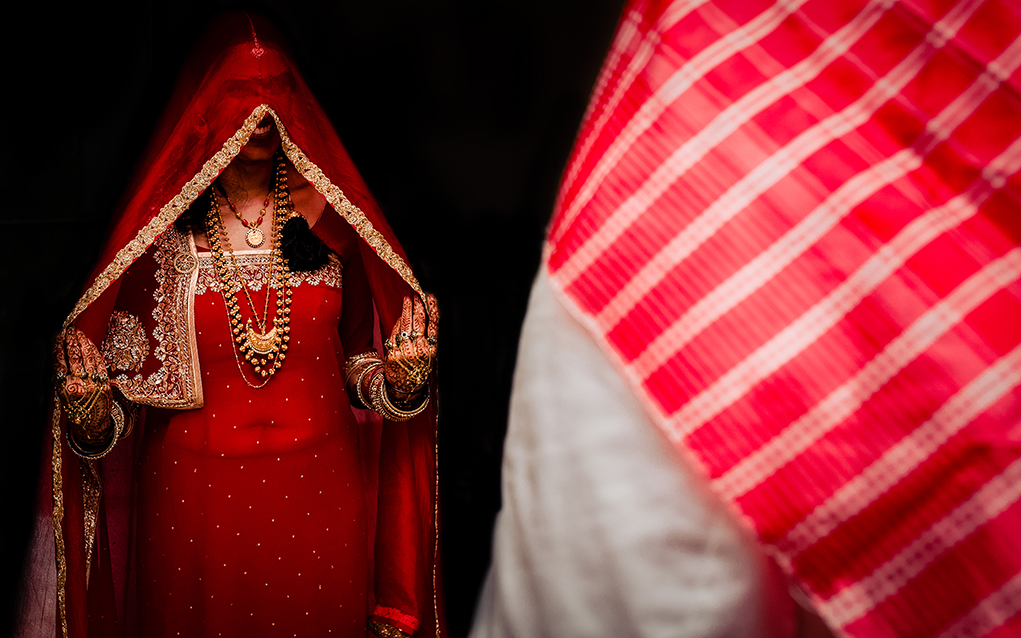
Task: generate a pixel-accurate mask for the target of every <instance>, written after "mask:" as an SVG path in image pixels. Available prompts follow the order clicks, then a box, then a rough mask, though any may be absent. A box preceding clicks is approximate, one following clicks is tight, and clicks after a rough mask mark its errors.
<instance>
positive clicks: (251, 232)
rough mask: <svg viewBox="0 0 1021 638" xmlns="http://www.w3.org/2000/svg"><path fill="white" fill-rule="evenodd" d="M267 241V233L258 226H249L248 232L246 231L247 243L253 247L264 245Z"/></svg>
mask: <svg viewBox="0 0 1021 638" xmlns="http://www.w3.org/2000/svg"><path fill="white" fill-rule="evenodd" d="M265 241H266V235H264V234H263V232H262V231H261V230H259V229H258V228H249V229H248V232H247V233H245V243H246V244H248V245H249V246H251V247H252V248H258V247H259V246H262V244H263V243H265Z"/></svg>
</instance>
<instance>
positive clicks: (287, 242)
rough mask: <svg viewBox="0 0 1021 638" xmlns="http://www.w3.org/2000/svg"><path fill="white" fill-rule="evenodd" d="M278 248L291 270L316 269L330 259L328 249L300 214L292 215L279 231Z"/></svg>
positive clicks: (307, 270)
mask: <svg viewBox="0 0 1021 638" xmlns="http://www.w3.org/2000/svg"><path fill="white" fill-rule="evenodd" d="M280 250H281V252H282V253H283V255H284V259H286V260H287V266H288V268H290V270H291V272H310V271H313V270H318V269H319V268H322V267H323V266H325V265H326V262H328V261H329V260H330V249H329V248H327V247H326V244H324V243H323V242H322V240H321V239H319V238H318V237H316V235H315V233H313V232H312V229H311V228H309V227H308V220H306V219H305V218H304V217H302V216H301V215H298V216H296V217H292V218H290V219H288V220H287V223H286V224H284V229H283V231H282V232H281V233H280Z"/></svg>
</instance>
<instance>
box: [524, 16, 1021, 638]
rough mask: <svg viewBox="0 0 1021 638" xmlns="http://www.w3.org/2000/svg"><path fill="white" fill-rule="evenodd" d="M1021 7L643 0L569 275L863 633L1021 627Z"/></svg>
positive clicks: (566, 196) (617, 64) (753, 513)
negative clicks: (1019, 171)
mask: <svg viewBox="0 0 1021 638" xmlns="http://www.w3.org/2000/svg"><path fill="white" fill-rule="evenodd" d="M1019 34H1021V7H1019V5H1018V4H1017V3H1009V2H1001V1H998V0H988V1H985V2H983V1H981V0H961V1H959V2H953V1H944V0H928V1H926V2H921V1H917V2H893V1H891V0H875V1H871V2H869V1H865V0H858V1H852V0H845V1H841V2H834V1H833V0H807V1H806V0H787V1H781V2H777V3H775V4H774V3H769V2H763V1H758V0H718V1H715V2H705V1H703V2H700V1H698V0H689V1H686V2H683V1H677V2H673V3H669V2H663V3H651V2H643V1H636V2H630V3H629V5H628V6H627V8H626V9H625V11H624V15H623V17H622V20H621V24H620V26H619V28H618V32H617V35H616V38H615V40H614V43H613V45H612V47H611V50H610V52H609V54H608V57H607V60H606V62H605V64H604V67H603V70H602V72H601V75H600V77H599V80H598V82H597V85H596V89H595V92H594V94H593V97H592V101H591V104H590V106H589V110H588V112H587V114H586V117H585V120H584V123H583V125H582V128H581V131H580V134H579V137H578V140H577V142H576V145H575V150H574V152H573V155H572V158H571V160H570V162H569V164H568V167H567V170H566V172H565V174H564V178H563V182H562V184H561V189H560V194H559V197H558V201H557V205H556V210H555V215H554V220H553V222H552V225H551V227H550V232H549V237H548V240H547V244H546V249H545V257H544V262H545V267H546V268H547V269H548V271H549V274H550V277H551V280H552V282H553V284H554V286H555V288H556V289H557V290H558V291H559V292H560V293H561V294H562V295H563V298H564V300H565V301H566V302H567V305H568V307H569V308H571V309H572V310H573V311H574V312H575V313H576V315H577V316H578V318H579V319H580V320H581V321H582V322H583V323H584V324H585V325H586V326H587V327H588V328H589V329H590V330H591V331H592V333H593V334H594V335H595V336H596V338H597V339H598V340H599V341H600V342H601V343H603V345H604V346H605V347H606V349H607V351H608V352H610V353H611V354H612V355H613V357H614V358H615V359H616V360H617V361H618V362H619V364H620V366H621V370H622V373H623V374H624V375H625V377H626V378H627V379H628V380H629V381H630V382H631V384H632V385H633V387H634V388H635V389H636V390H637V392H638V394H639V396H640V397H641V398H642V399H643V400H644V402H645V403H646V404H647V407H648V409H649V411H650V413H651V414H652V415H653V416H654V418H655V419H656V421H657V422H658V424H659V425H660V426H661V427H662V429H663V431H664V432H665V433H666V434H667V436H668V437H669V438H670V440H671V441H673V442H674V443H675V444H676V446H677V447H678V449H679V450H681V451H682V453H684V454H687V455H689V456H690V457H691V458H693V459H694V460H695V462H696V464H697V465H698V466H699V467H700V468H701V469H702V470H703V471H704V473H705V474H706V476H707V477H708V479H709V481H710V482H711V484H712V486H713V487H714V489H715V490H716V491H717V492H718V493H719V494H720V495H721V496H723V497H724V498H725V499H726V500H727V501H729V502H730V503H732V504H733V505H734V508H735V511H737V512H738V514H739V515H740V516H741V517H742V518H743V519H744V520H745V522H746V523H747V524H748V525H749V526H751V527H752V528H754V530H755V532H756V533H757V534H758V536H759V537H760V539H761V540H762V542H763V543H764V544H765V545H766V546H767V548H769V550H770V551H771V552H773V553H774V554H775V556H776V557H777V559H778V560H779V562H780V563H781V565H782V566H783V567H784V568H785V569H787V570H788V571H789V572H790V573H791V574H792V575H793V576H794V578H795V579H796V580H797V582H798V583H799V584H800V585H801V587H802V588H803V589H804V590H805V592H807V593H808V595H809V596H810V597H811V599H812V600H813V602H814V603H815V605H816V606H817V607H818V609H819V611H820V613H821V614H822V615H823V617H824V618H825V619H826V620H827V622H828V623H829V624H830V625H831V626H832V627H834V628H835V629H838V631H840V632H841V633H843V634H846V635H851V636H940V635H946V636H958V635H960V636H980V635H991V634H996V635H998V636H999V635H1004V636H1005V635H1014V634H1015V633H1021V389H1019V384H1021V283H1019V277H1021V246H1019V244H1021V177H1019V175H1018V170H1019V168H1021V98H1019V91H1018V89H1019V83H1021V74H1019V73H1018V68H1019V66H1021V38H1019Z"/></svg>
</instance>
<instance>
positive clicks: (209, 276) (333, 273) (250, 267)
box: [195, 251, 343, 295]
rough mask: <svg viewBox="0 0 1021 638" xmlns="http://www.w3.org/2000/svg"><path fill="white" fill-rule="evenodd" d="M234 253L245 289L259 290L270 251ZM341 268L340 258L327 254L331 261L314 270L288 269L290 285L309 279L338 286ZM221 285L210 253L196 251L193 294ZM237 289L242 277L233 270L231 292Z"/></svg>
mask: <svg viewBox="0 0 1021 638" xmlns="http://www.w3.org/2000/svg"><path fill="white" fill-rule="evenodd" d="M234 255H235V257H236V258H237V262H238V268H239V269H240V276H241V278H242V279H244V281H245V284H247V285H248V289H249V290H262V286H263V284H264V283H265V281H266V272H267V270H269V264H270V261H269V258H270V255H269V253H268V252H266V251H260V252H252V251H237V252H235V253H234ZM342 270H343V268H342V267H341V265H340V260H338V259H337V257H336V256H335V255H330V261H329V262H328V263H327V264H326V265H324V266H323V267H321V268H319V269H317V270H313V271H311V272H291V288H295V287H297V286H299V285H301V284H302V283H308V284H309V285H310V286H331V287H333V288H341V287H342V286H341V274H342V273H341V271H342ZM270 286H271V287H272V288H276V287H277V286H276V282H275V281H273V282H271V283H270ZM220 287H221V284H220V278H219V277H218V276H217V274H216V270H215V268H214V267H213V256H212V253H201V254H199V278H198V283H197V284H196V286H195V294H196V295H203V294H205V293H206V292H207V291H210V290H211V291H213V292H216V293H219V292H220ZM240 291H241V280H240V279H238V273H232V274H231V291H230V292H232V293H234V294H237V293H238V292H240Z"/></svg>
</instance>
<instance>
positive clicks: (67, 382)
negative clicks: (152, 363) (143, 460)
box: [53, 325, 113, 448]
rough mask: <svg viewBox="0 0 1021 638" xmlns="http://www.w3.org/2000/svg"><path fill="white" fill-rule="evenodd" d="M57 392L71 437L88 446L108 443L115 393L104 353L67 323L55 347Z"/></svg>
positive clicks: (99, 445)
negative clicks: (107, 371) (68, 424)
mask: <svg viewBox="0 0 1021 638" xmlns="http://www.w3.org/2000/svg"><path fill="white" fill-rule="evenodd" d="M53 359H54V368H55V372H56V375H57V393H58V395H59V396H60V402H61V404H62V405H63V406H64V410H65V411H66V412H67V416H68V420H69V421H70V423H71V434H72V436H73V437H74V438H75V439H76V440H77V441H78V442H79V443H80V444H82V445H83V447H88V448H101V447H103V446H104V445H105V444H108V443H109V439H110V433H111V431H112V430H111V428H112V425H111V421H110V409H111V407H112V402H113V393H112V391H111V389H110V381H109V378H108V377H107V374H106V364H105V363H104V362H103V356H102V355H101V354H100V353H99V349H98V348H97V347H96V345H95V344H94V343H92V341H90V340H89V338H88V337H86V336H85V333H83V332H82V331H80V330H78V329H77V328H75V327H74V326H73V325H72V326H68V328H67V330H65V331H64V332H63V333H61V334H59V335H57V339H56V341H55V342H54V346H53Z"/></svg>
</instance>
